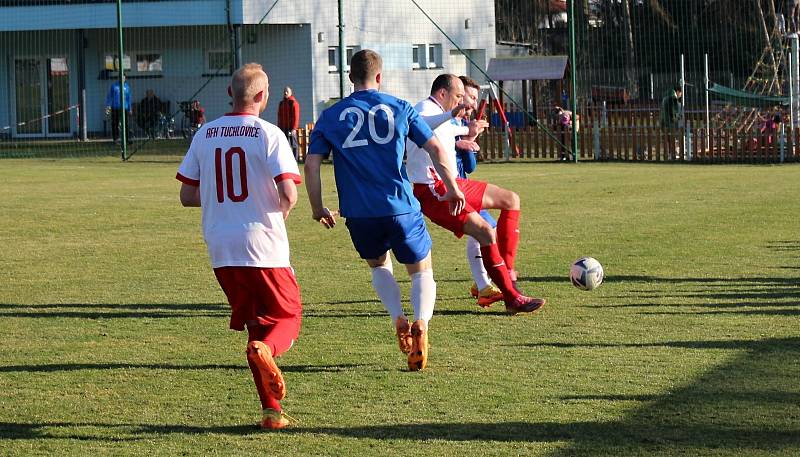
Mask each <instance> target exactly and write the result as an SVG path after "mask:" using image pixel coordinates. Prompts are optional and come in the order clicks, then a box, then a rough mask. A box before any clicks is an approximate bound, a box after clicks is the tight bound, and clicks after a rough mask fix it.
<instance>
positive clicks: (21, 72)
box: [14, 58, 44, 136]
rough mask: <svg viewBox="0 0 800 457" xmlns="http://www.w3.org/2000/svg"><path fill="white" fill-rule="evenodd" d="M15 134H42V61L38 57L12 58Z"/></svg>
mask: <svg viewBox="0 0 800 457" xmlns="http://www.w3.org/2000/svg"><path fill="white" fill-rule="evenodd" d="M14 91H15V94H16V97H15V101H16V108H17V109H16V115H17V117H16V124H17V132H16V133H17V135H26V136H28V135H42V134H44V123H43V122H42V121H43V119H42V112H43V111H44V110H43V106H42V97H43V91H42V61H41V59H38V58H17V59H14Z"/></svg>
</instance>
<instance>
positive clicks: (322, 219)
mask: <svg viewBox="0 0 800 457" xmlns="http://www.w3.org/2000/svg"><path fill="white" fill-rule="evenodd" d="M338 215H339V211H337V210H334V211H331V210H329V209H328V208H322V210H321V211H314V214H313V215H312V216H311V217H313V218H314V220H315V221H318V222H319V223H320V224H322V225H323V226H324V227H325V228H327V229H331V228H333V227H334V226H336V217H337V216H338Z"/></svg>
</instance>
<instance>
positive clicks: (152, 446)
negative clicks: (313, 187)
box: [0, 156, 800, 457]
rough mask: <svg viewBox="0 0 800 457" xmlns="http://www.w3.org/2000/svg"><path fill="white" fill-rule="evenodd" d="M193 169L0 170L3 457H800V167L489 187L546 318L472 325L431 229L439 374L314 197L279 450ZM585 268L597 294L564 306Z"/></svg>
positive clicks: (298, 259) (114, 165) (295, 224)
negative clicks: (395, 322) (596, 273)
mask: <svg viewBox="0 0 800 457" xmlns="http://www.w3.org/2000/svg"><path fill="white" fill-rule="evenodd" d="M178 161H179V158H177V157H157V156H135V157H134V158H133V160H131V161H130V162H128V163H121V162H120V161H119V160H118V159H114V158H90V159H64V160H3V161H0V194H2V195H3V198H2V200H0V214H2V218H0V246H2V247H0V250H1V252H2V255H1V256H0V284H2V286H0V455H26V456H27V455H143V454H152V455H212V454H213V455H277V456H300V455H314V456H316V455H347V456H356V455H398V456H399V455H431V456H459V457H463V456H466V455H476V456H485V455H525V456H529V455H531V456H534V455H535V456H570V455H577V456H583V455H589V456H599V455H607V456H637V455H641V456H650V455H685V456H695V455H726V456H728V455H729V456H755V455H764V456H766V455H770V456H772V455H785V456H795V455H798V453H800V382H798V379H800V320H799V319H798V318H799V317H800V218H799V217H798V215H800V165H783V166H699V165H680V164H679V165H648V164H617V163H615V164H604V163H588V164H578V165H574V164H556V163H534V164H513V165H507V164H484V165H481V166H480V167H479V169H478V173H477V174H476V175H475V177H476V178H480V179H485V180H489V181H492V182H496V183H498V184H500V185H503V186H504V187H508V188H511V189H514V190H516V191H517V192H519V193H520V195H521V196H522V199H523V222H522V227H521V228H522V237H523V239H522V243H521V245H520V250H519V258H518V269H519V270H520V272H521V279H522V282H521V284H522V286H523V288H524V289H526V290H528V291H530V292H531V293H534V294H537V295H540V296H544V297H547V298H548V300H549V303H548V305H547V306H546V307H545V309H544V310H543V311H542V312H541V313H539V314H537V315H534V316H516V317H509V316H506V315H505V314H503V313H502V312H501V309H500V307H497V306H496V308H495V309H492V310H489V311H483V310H481V309H479V308H478V307H477V306H476V305H475V304H474V300H473V299H472V298H471V297H469V295H468V289H469V286H470V283H471V280H470V279H469V269H468V268H467V264H466V260H465V254H464V244H463V241H459V240H456V239H455V238H453V237H452V236H451V235H450V234H449V233H446V232H445V231H444V230H443V229H440V228H438V227H435V226H431V227H430V231H431V233H432V235H433V238H434V250H433V256H434V271H435V277H436V279H437V283H438V302H437V308H436V314H435V315H434V319H433V320H432V321H431V359H430V362H429V368H428V369H427V370H425V371H424V372H420V373H409V372H407V371H405V369H404V368H405V359H404V357H403V356H402V354H400V352H399V351H398V350H397V349H396V345H395V339H394V337H393V333H392V327H391V324H390V321H389V319H388V317H387V316H386V315H385V313H384V311H383V308H382V306H381V305H380V303H379V302H378V301H377V298H376V296H375V293H374V292H373V290H372V288H371V286H370V276H369V272H368V270H367V268H366V266H365V265H364V264H363V262H362V261H361V260H359V259H358V258H357V255H356V254H355V252H354V251H353V249H352V246H351V245H350V242H349V237H348V236H347V231H346V229H345V227H344V226H343V225H342V226H338V227H336V229H334V230H332V231H325V230H324V229H323V228H322V227H321V226H319V225H318V224H316V223H315V222H314V221H313V220H311V218H310V211H309V207H308V203H307V200H306V196H305V190H304V189H301V192H300V193H301V195H300V203H299V204H298V206H297V208H296V209H295V211H294V212H293V214H292V215H291V217H290V220H289V230H290V236H291V243H292V249H293V264H294V266H295V268H296V271H297V275H298V279H299V281H300V285H301V288H302V292H303V299H304V305H305V319H304V323H303V329H302V332H301V339H300V341H298V343H297V344H296V345H295V347H294V348H293V349H292V350H291V351H289V352H288V353H287V354H286V355H285V356H284V357H282V358H281V359H280V360H279V363H280V364H281V365H282V367H283V369H284V370H285V376H286V378H287V385H288V392H289V393H288V396H287V398H286V400H285V401H284V403H283V404H284V407H285V408H286V410H287V412H288V413H289V414H291V415H292V416H294V417H296V418H297V419H299V421H300V422H299V424H297V425H296V426H295V427H294V428H293V429H291V430H284V431H281V432H275V433H268V432H261V431H259V430H258V429H257V428H256V426H255V424H256V422H257V421H258V419H259V417H260V409H259V404H258V400H257V397H256V394H255V388H254V387H253V385H252V380H251V378H250V374H249V371H248V369H247V367H246V360H245V357H244V348H245V342H246V337H245V335H243V334H240V333H237V332H233V331H230V330H228V329H227V318H228V309H227V305H226V303H225V299H224V296H223V294H222V292H221V291H220V289H219V287H218V286H217V284H216V281H215V279H214V276H213V273H212V271H211V268H210V266H209V262H208V258H207V255H206V252H205V246H204V244H203V241H202V238H201V234H200V220H199V219H200V213H199V210H196V209H186V208H182V207H180V205H179V203H178V198H177V193H178V188H179V183H178V182H177V181H175V180H174V175H175V171H176V169H177V166H178ZM324 172H325V174H326V176H327V181H326V184H325V186H326V188H325V191H326V199H327V200H328V202H329V203H331V204H332V205H333V203H334V202H335V194H334V189H333V184H332V179H331V177H330V176H331V169H330V167H328V168H326V169H325V170H324ZM583 255H590V256H593V257H596V258H597V259H599V260H600V261H601V262H602V263H603V265H604V267H605V271H606V283H605V284H604V285H603V286H602V287H601V288H599V289H598V290H595V291H593V292H581V291H579V290H577V289H575V288H574V287H572V285H571V284H570V283H569V281H568V280H567V271H568V269H569V265H570V263H571V262H572V261H573V260H574V259H576V258H578V257H580V256H583ZM395 271H396V272H397V273H398V277H399V278H400V280H401V290H403V293H404V295H405V296H406V297H407V293H408V289H409V282H408V279H407V277H406V275H405V274H404V272H403V271H402V268H401V267H400V266H399V265H398V264H395Z"/></svg>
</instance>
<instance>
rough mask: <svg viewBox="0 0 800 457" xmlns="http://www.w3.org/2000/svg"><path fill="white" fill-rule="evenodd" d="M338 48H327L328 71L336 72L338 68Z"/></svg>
mask: <svg viewBox="0 0 800 457" xmlns="http://www.w3.org/2000/svg"><path fill="white" fill-rule="evenodd" d="M338 50H339V48H337V47H335V46H331V47H329V48H328V71H336V69H337V68H339V62H338V61H339V59H337V58H336V57H337V56H338V55H339V51H338Z"/></svg>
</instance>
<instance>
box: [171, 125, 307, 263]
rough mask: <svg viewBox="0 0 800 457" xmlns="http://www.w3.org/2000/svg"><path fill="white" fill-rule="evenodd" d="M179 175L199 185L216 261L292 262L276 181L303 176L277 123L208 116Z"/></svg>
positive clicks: (207, 235) (205, 230) (206, 229)
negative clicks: (210, 117)
mask: <svg viewBox="0 0 800 457" xmlns="http://www.w3.org/2000/svg"><path fill="white" fill-rule="evenodd" d="M176 178H177V179H178V180H179V181H181V182H183V183H185V184H189V185H193V186H200V201H201V207H202V213H203V216H202V220H203V237H204V238H205V241H206V245H207V246H208V253H209V256H210V257H211V264H212V267H214V268H219V267H226V266H245V267H260V268H281V267H289V266H290V264H289V241H288V237H287V234H286V226H285V225H284V222H283V213H282V212H281V210H280V203H279V197H278V187H277V183H278V182H280V181H281V180H284V179H291V180H293V181H294V182H295V183H298V184H299V183H300V182H301V181H300V171H299V169H298V167H297V162H296V161H295V159H294V155H293V154H292V149H291V147H290V146H289V142H288V141H287V140H286V136H285V135H284V134H283V132H281V131H280V130H279V129H278V127H276V126H275V125H272V124H270V123H268V122H266V121H264V120H262V119H260V118H259V117H257V116H253V115H250V114H238V113H232V114H228V115H225V116H223V117H221V118H219V119H217V120H214V121H212V122H209V123H207V124H205V125H203V126H202V127H201V128H200V129H199V130H198V131H197V133H196V134H195V136H194V138H193V139H192V144H191V146H190V147H189V151H188V152H187V153H186V156H185V157H184V158H183V162H182V163H181V165H180V168H178V174H177V176H176Z"/></svg>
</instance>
